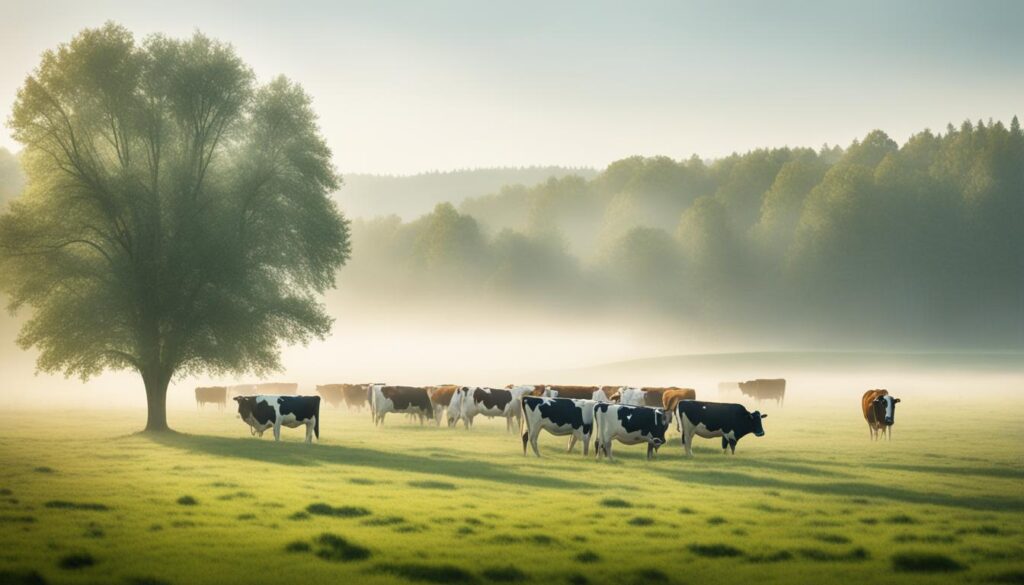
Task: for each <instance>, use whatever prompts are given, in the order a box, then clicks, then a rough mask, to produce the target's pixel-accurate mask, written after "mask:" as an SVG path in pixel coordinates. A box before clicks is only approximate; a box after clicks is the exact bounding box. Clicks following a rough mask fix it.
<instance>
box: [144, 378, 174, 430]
mask: <svg viewBox="0 0 1024 585" xmlns="http://www.w3.org/2000/svg"><path fill="white" fill-rule="evenodd" d="M142 381H143V382H144V383H145V384H146V407H147V415H146V430H145V432H147V433H163V432H167V431H169V430H171V429H170V428H169V427H168V426H167V385H168V383H169V382H170V377H168V376H163V375H160V374H150V375H146V374H143V375H142Z"/></svg>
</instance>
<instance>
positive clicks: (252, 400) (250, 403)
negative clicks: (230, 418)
mask: <svg viewBox="0 0 1024 585" xmlns="http://www.w3.org/2000/svg"><path fill="white" fill-rule="evenodd" d="M235 402H237V403H238V418H240V419H242V420H244V421H246V422H248V421H249V419H250V418H251V417H252V411H253V410H254V409H255V408H256V397H255V396H235Z"/></svg>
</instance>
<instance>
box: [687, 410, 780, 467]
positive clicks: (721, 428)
mask: <svg viewBox="0 0 1024 585" xmlns="http://www.w3.org/2000/svg"><path fill="white" fill-rule="evenodd" d="M676 415H677V416H678V417H679V420H680V422H682V424H683V438H682V441H683V447H684V448H685V449H686V455H687V456H691V455H693V449H692V448H693V436H694V435H698V436H701V437H704V438H705V439H711V438H715V437H721V438H722V451H723V452H728V450H729V449H731V450H732V453H733V455H735V454H736V443H737V442H739V440H740V439H742V438H743V437H745V436H746V435H749V434H750V433H754V436H756V437H763V436H764V426H762V424H761V419H763V418H767V417H768V415H767V414H761V413H760V412H758V411H756V410H755V411H754V412H749V411H747V409H746V407H744V406H743V405H742V404H722V403H719V402H699V401H697V400H683V401H680V402H679V404H678V405H677V406H676Z"/></svg>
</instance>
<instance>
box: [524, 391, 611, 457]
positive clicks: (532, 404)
mask: <svg viewBox="0 0 1024 585" xmlns="http://www.w3.org/2000/svg"><path fill="white" fill-rule="evenodd" d="M596 404H597V403H596V402H594V401H593V400H573V399H569V398H550V397H546V396H523V398H522V407H523V421H524V424H525V427H526V428H525V429H524V430H523V455H526V444H527V443H529V444H530V446H531V447H532V448H533V454H534V455H536V456H537V457H540V450H539V449H538V448H537V436H538V435H540V432H541V431H547V432H549V433H551V434H552V435H555V436H560V437H562V436H565V435H569V447H568V448H567V449H566V452H572V448H573V446H574V445H575V444H576V441H582V442H583V455H584V456H586V455H587V454H588V446H589V444H590V436H591V435H592V434H593V432H594V406H595V405H596Z"/></svg>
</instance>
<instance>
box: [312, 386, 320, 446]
mask: <svg viewBox="0 0 1024 585" xmlns="http://www.w3.org/2000/svg"><path fill="white" fill-rule="evenodd" d="M313 434H314V435H316V440H317V441H319V440H320V397H319V396H317V397H316V422H315V423H313Z"/></svg>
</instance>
